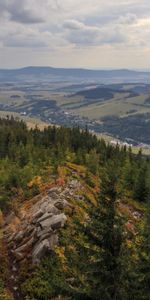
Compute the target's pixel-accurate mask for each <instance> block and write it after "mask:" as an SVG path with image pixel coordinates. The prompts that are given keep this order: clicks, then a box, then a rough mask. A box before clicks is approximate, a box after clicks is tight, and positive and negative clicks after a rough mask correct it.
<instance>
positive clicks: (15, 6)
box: [0, 0, 150, 68]
mask: <svg viewBox="0 0 150 300" xmlns="http://www.w3.org/2000/svg"><path fill="white" fill-rule="evenodd" d="M28 65H41V66H56V67H86V68H150V0H108V1H107V0H0V68H14V67H22V66H28Z"/></svg>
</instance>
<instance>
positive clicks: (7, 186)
mask: <svg viewBox="0 0 150 300" xmlns="http://www.w3.org/2000/svg"><path fill="white" fill-rule="evenodd" d="M70 177H73V178H74V179H76V180H78V182H79V184H80V186H81V187H80V192H82V186H85V187H86V193H85V192H84V193H83V195H80V198H79V200H78V201H75V200H74V199H73V197H74V195H72V196H71V197H72V199H71V201H72V202H71V205H72V207H73V208H72V210H71V211H69V209H68V210H67V209H66V215H67V216H68V220H67V223H66V224H65V226H64V228H60V229H59V244H58V246H57V247H56V248H55V249H54V250H53V251H47V252H46V253H45V255H44V257H43V258H42V260H41V261H40V263H39V264H38V265H36V264H35V265H34V264H33V265H32V264H30V262H29V261H28V260H26V261H23V262H22V263H21V264H20V265H19V271H18V274H17V280H18V283H17V284H18V285H19V289H20V295H21V296H20V299H25V300H49V299H53V300H54V299H55V300H56V299H64V300H65V299H66V300H69V299H70V300H73V299H74V300H76V299H87V300H111V299H113V300H130V299H132V300H148V299H150V292H149V286H150V238H149V229H150V218H149V210H150V160H149V157H146V156H143V155H142V151H139V153H138V155H134V154H133V153H132V149H131V148H129V149H127V148H126V147H122V148H120V147H119V146H115V147H114V146H112V145H109V144H106V143H105V142H104V141H103V140H99V139H98V138H97V137H96V136H95V135H93V134H91V133H90V132H89V131H88V129H87V128H85V130H82V131H81V130H80V128H72V129H71V128H65V127H52V126H49V127H46V128H45V129H44V130H42V131H41V130H40V129H39V128H38V127H35V128H34V129H28V128H27V125H26V124H25V123H24V122H23V121H19V120H16V119H14V118H13V117H11V118H6V119H0V191H1V192H0V218H1V219H3V221H2V220H1V221H0V222H1V224H0V225H1V235H0V243H1V244H0V251H1V252H0V259H1V261H2V263H1V264H0V300H11V299H19V298H17V296H16V298H15V294H14V295H13V293H12V294H11V293H9V282H8V277H9V275H10V274H9V272H10V270H9V262H8V259H7V254H6V253H7V249H6V250H5V247H6V246H5V245H4V244H5V239H4V240H3V236H2V234H3V228H4V224H5V218H7V216H8V215H9V214H10V213H12V212H13V213H14V214H15V215H17V214H18V210H19V209H20V207H21V206H22V205H24V204H25V203H28V201H30V200H31V199H32V198H34V197H36V196H37V195H39V194H40V193H42V192H44V191H46V188H47V185H48V184H50V183H53V185H55V186H57V185H62V186H63V185H65V184H66V182H67V180H69V178H70ZM93 195H94V196H93ZM82 196H83V197H82ZM1 236H2V237H1ZM21 297H22V298H21Z"/></svg>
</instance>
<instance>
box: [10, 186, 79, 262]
mask: <svg viewBox="0 0 150 300" xmlns="http://www.w3.org/2000/svg"><path fill="white" fill-rule="evenodd" d="M81 188H82V187H81V185H80V182H79V181H78V180H71V181H70V182H68V184H67V185H66V186H64V187H57V186H56V187H53V188H51V189H49V190H47V191H46V193H45V194H40V195H38V196H37V197H35V198H34V199H33V200H32V201H29V202H28V203H25V205H23V206H22V208H21V209H20V211H19V215H18V216H17V224H15V220H16V216H12V215H11V217H10V218H9V217H8V218H7V223H6V225H7V227H6V229H5V238H6V239H7V242H8V245H9V246H8V247H9V251H10V252H11V255H12V256H13V257H14V261H15V262H20V261H22V260H24V259H29V258H30V259H31V260H32V262H33V263H38V262H39V261H40V260H41V258H42V257H43V256H44V254H45V253H46V252H47V251H52V250H53V249H54V247H55V246H56V245H58V242H59V237H58V230H59V229H60V228H62V227H64V225H65V223H66V221H67V217H66V215H65V212H64V210H65V208H66V207H70V208H71V209H72V206H71V204H70V203H69V199H71V198H72V195H74V197H77V198H78V197H79V195H78V193H76V192H77V191H79V190H80V189H81ZM13 217H14V218H13Z"/></svg>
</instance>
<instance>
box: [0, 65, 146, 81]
mask: <svg viewBox="0 0 150 300" xmlns="http://www.w3.org/2000/svg"><path fill="white" fill-rule="evenodd" d="M20 76H21V77H26V76H33V77H35V76H36V77H37V76H39V77H41V76H56V77H65V78H66V77H73V78H85V79H86V78H95V79H111V78H112V79H114V78H116V79H118V78H119V79H121V78H122V79H123V80H127V79H129V81H131V80H135V81H136V80H138V81H139V80H141V82H144V81H145V80H148V81H149V80H150V72H144V71H134V70H128V69H120V70H90V69H78V68H77V69H76V68H73V69H72V68H71V69H67V68H52V67H25V68H21V69H0V79H11V78H12V79H14V78H17V79H18V78H21V77H20Z"/></svg>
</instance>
